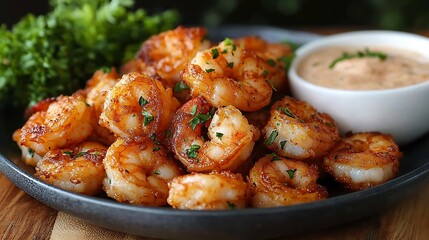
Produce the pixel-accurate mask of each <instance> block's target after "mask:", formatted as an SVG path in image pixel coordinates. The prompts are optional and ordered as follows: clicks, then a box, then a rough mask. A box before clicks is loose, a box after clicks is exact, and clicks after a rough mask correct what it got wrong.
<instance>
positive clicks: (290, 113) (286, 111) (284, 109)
mask: <svg viewBox="0 0 429 240" xmlns="http://www.w3.org/2000/svg"><path fill="white" fill-rule="evenodd" d="M277 110H279V111H282V112H283V113H284V114H286V115H288V116H289V117H291V118H296V116H295V115H294V114H293V113H292V111H291V110H290V109H289V108H288V107H287V106H286V107H284V108H281V107H277Z"/></svg>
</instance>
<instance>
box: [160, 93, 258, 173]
mask: <svg viewBox="0 0 429 240" xmlns="http://www.w3.org/2000/svg"><path fill="white" fill-rule="evenodd" d="M207 126H208V131H207V135H208V138H209V140H207V141H206V139H204V136H203V128H205V127H207ZM169 132H170V137H168V138H167V139H166V145H167V147H168V149H169V150H170V151H171V152H173V153H174V156H175V157H176V158H177V159H178V160H180V161H181V162H182V163H183V164H184V165H185V167H186V168H187V170H188V171H190V172H194V171H195V172H209V171H212V170H226V169H227V170H232V171H233V170H235V169H237V168H238V167H239V166H240V165H241V164H242V163H243V162H245V161H246V159H247V158H248V157H249V156H250V154H251V153H252V150H253V147H254V145H255V142H256V140H257V139H258V138H259V131H258V130H257V129H256V128H255V127H254V126H252V125H250V124H249V123H248V121H247V119H246V118H245V117H244V116H243V115H242V114H241V112H240V111H239V110H238V109H237V108H235V107H233V106H227V107H221V108H219V109H218V110H217V111H216V112H215V111H214V109H213V108H212V107H211V105H210V104H208V103H207V102H206V101H205V100H204V99H203V98H202V97H197V98H194V99H192V100H190V101H189V102H187V103H185V104H184V105H183V106H182V107H180V108H179V109H178V110H177V112H176V114H175V115H174V117H173V120H172V122H171V125H170V127H169Z"/></svg>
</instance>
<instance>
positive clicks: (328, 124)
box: [325, 122, 334, 128]
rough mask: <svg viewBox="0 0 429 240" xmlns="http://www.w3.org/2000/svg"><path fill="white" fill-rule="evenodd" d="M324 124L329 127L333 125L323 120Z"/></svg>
mask: <svg viewBox="0 0 429 240" xmlns="http://www.w3.org/2000/svg"><path fill="white" fill-rule="evenodd" d="M325 125H326V126H328V127H330V128H333V127H334V124H332V123H330V122H325Z"/></svg>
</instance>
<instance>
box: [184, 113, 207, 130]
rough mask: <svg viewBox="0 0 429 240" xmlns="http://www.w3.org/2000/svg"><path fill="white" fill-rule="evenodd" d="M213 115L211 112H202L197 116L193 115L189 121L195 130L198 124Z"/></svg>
mask: <svg viewBox="0 0 429 240" xmlns="http://www.w3.org/2000/svg"><path fill="white" fill-rule="evenodd" d="M211 117H212V115H211V114H202V113H199V114H197V116H195V117H193V118H192V119H191V121H190V122H189V123H190V124H191V127H192V130H194V129H195V127H196V126H197V125H198V124H200V123H204V122H206V121H207V120H209V119H210V118H211Z"/></svg>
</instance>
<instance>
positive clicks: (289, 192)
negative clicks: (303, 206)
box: [248, 155, 328, 208]
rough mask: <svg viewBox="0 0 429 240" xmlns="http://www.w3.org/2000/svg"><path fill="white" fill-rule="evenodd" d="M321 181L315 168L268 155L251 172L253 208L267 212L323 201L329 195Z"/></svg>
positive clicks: (250, 182) (250, 183) (250, 184)
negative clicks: (271, 208) (319, 181)
mask: <svg viewBox="0 0 429 240" xmlns="http://www.w3.org/2000/svg"><path fill="white" fill-rule="evenodd" d="M318 177H319V172H318V169H317V167H316V166H315V165H307V164H306V163H304V162H300V161H293V160H291V159H287V158H283V157H278V156H276V155H266V156H265V157H263V158H261V159H259V160H258V161H257V162H256V163H255V165H254V166H253V168H252V169H251V170H250V172H249V177H248V180H249V186H250V190H251V205H252V206H253V207H257V208H266V207H278V206H287V205H293V204H298V203H306V202H311V201H317V200H321V199H324V198H326V197H327V196H328V192H327V190H326V188H325V187H323V186H321V185H319V184H317V179H318Z"/></svg>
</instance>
